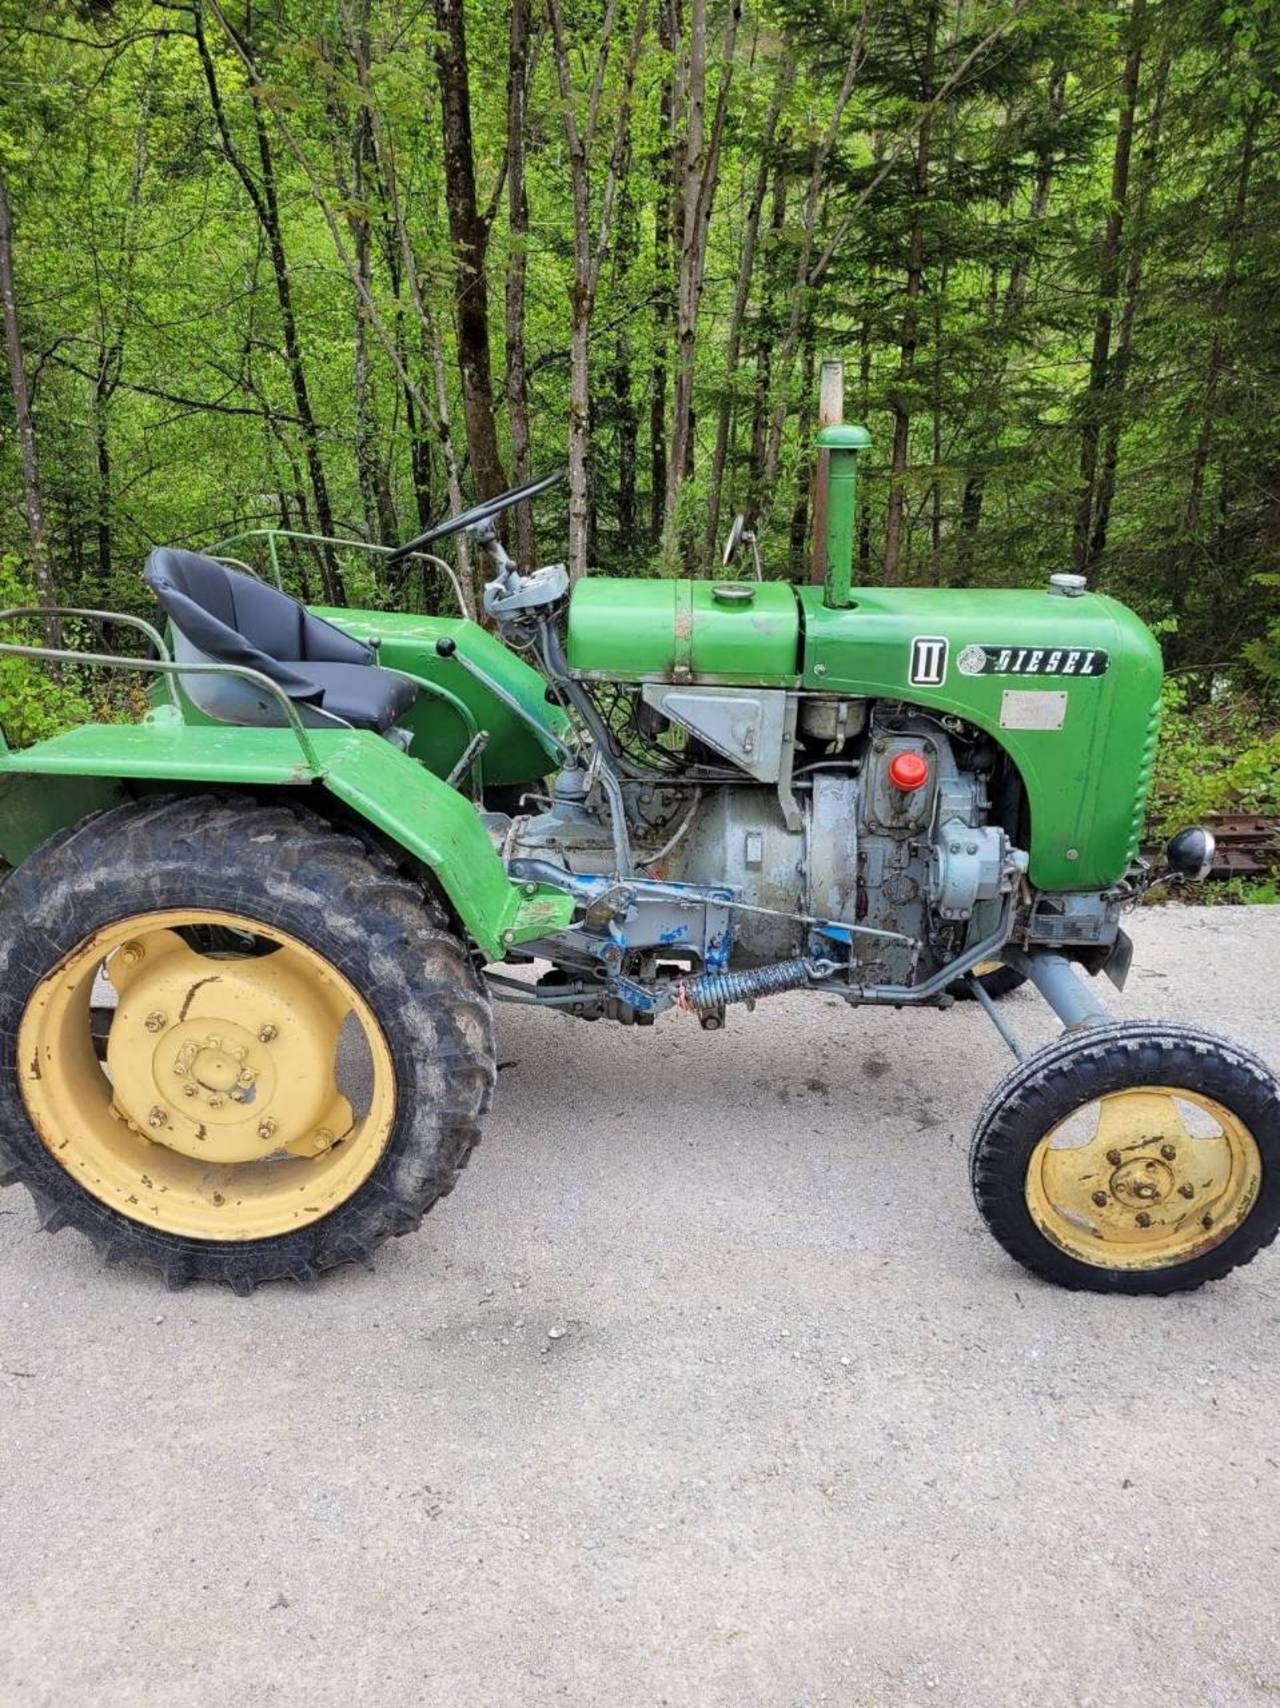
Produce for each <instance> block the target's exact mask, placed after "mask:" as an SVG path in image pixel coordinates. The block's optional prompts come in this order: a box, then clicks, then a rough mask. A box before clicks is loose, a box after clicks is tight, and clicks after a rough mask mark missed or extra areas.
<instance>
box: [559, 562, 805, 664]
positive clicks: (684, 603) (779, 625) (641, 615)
mask: <svg viewBox="0 0 1280 1708" xmlns="http://www.w3.org/2000/svg"><path fill="white" fill-rule="evenodd" d="M567 650H568V659H569V668H570V670H571V671H572V672H573V674H574V675H575V676H581V677H585V678H586V679H587V680H589V681H607V682H693V681H697V682H711V683H729V684H733V685H746V686H750V687H758V688H759V687H775V688H789V687H793V686H795V685H796V684H797V682H798V681H799V668H800V663H799V661H800V611H799V607H798V605H797V603H796V595H795V589H794V588H793V587H791V586H790V585H789V584H788V583H787V582H784V581H763V582H761V581H686V580H682V581H675V580H671V581H639V580H630V579H622V578H617V577H613V576H605V575H601V576H591V577H588V578H586V579H584V580H582V581H579V582H578V584H577V586H576V587H575V588H574V590H573V597H572V600H571V602H570V605H569V633H568V649H567Z"/></svg>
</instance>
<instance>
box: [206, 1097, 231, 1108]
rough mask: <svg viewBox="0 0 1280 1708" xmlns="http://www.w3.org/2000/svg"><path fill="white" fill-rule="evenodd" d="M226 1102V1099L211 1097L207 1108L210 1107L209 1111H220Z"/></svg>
mask: <svg viewBox="0 0 1280 1708" xmlns="http://www.w3.org/2000/svg"><path fill="white" fill-rule="evenodd" d="M226 1101H227V1100H226V1098H225V1097H211V1098H210V1099H209V1107H210V1109H221V1108H222V1105H223V1104H224V1103H225V1102H226Z"/></svg>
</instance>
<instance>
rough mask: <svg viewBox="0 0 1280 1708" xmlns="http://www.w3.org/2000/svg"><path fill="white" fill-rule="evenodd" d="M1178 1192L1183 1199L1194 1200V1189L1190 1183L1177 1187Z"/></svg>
mask: <svg viewBox="0 0 1280 1708" xmlns="http://www.w3.org/2000/svg"><path fill="white" fill-rule="evenodd" d="M1178 1191H1179V1192H1181V1194H1182V1196H1183V1197H1184V1198H1194V1197H1195V1195H1196V1189H1195V1187H1194V1186H1192V1185H1191V1183H1190V1181H1188V1182H1187V1184H1186V1185H1185V1186H1179V1188H1178Z"/></svg>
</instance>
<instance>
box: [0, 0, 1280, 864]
mask: <svg viewBox="0 0 1280 1708" xmlns="http://www.w3.org/2000/svg"><path fill="white" fill-rule="evenodd" d="M1277 11H1278V8H1277V6H1276V5H1275V3H1274V0H1122V3H1116V0H1000V3H991V0H509V3H506V4H501V5H499V4H494V3H492V0H267V3H265V4H251V5H247V4H246V3H245V0H154V3H148V4H143V3H141V0H137V3H135V0H119V3H116V4H111V3H107V0H98V3H95V0H81V3H80V4H74V5H71V4H63V3H57V0H45V3H44V4H40V3H36V4H31V3H24V0H0V99H2V100H3V109H2V113H0V297H3V306H4V321H5V326H4V330H5V340H6V355H7V369H6V372H7V377H8V379H9V381H10V384H9V386H8V387H7V388H6V389H5V392H4V396H3V399H2V400H0V499H2V503H0V566H2V567H0V599H2V600H3V602H4V603H13V602H16V601H18V600H25V599H28V598H35V597H39V598H41V599H42V600H44V601H46V602H47V601H56V602H60V603H64V604H72V603H74V604H83V605H91V606H110V607H112V608H116V609H126V610H130V609H131V610H145V609H146V607H147V603H148V601H147V599H146V598H145V596H144V590H143V588H142V586H141V582H140V578H139V571H140V568H141V565H142V562H143V559H144V558H145V556H146V553H147V552H148V551H149V549H150V548H151V547H152V546H153V545H154V544H156V543H170V544H183V545H190V546H208V545H210V544H212V543H214V542H217V541H222V540H226V539H227V538H228V537H229V536H235V535H241V534H243V533H245V532H246V531H247V530H254V529H261V528H266V527H272V526H276V527H283V528H288V529H294V530H301V531H303V532H310V533H318V534H322V535H335V534H336V535H342V536H349V537H356V538H361V539H365V540H369V541H375V542H382V543H393V542H396V541H398V540H401V539H403V538H405V537H406V536H407V535H410V534H412V533H415V532H418V531H419V530H421V529H423V528H425V527H426V526H428V525H429V524H430V523H431V522H432V521H434V520H436V519H438V518H440V517H441V516H442V515H444V514H445V513H447V512H448V511H450V510H454V509H457V508H459V507H460V506H461V505H462V504H464V503H466V502H471V501H473V500H475V499H476V498H480V497H485V496H489V495H491V494H492V493H494V492H497V491H499V490H501V489H502V488H504V487H506V486H509V485H512V484H514V483H515V482H517V481H520V480H523V479H526V478H528V477H529V475H530V474H538V473H543V472H546V471H548V470H551V469H554V468H557V467H561V466H565V467H567V468H568V471H569V479H568V481H567V483H566V484H565V485H564V486H563V487H561V488H558V489H555V490H553V491H552V492H551V493H549V494H548V495H546V496H545V497H544V498H543V499H541V500H540V501H539V502H538V503H537V505H536V506H534V507H532V508H530V507H523V508H522V509H521V510H520V511H519V512H518V513H517V514H516V516H515V517H514V518H513V520H512V524H511V533H512V542H511V543H512V546H513V548H518V553H519V556H520V557H521V559H522V561H524V562H526V563H532V562H534V561H535V560H537V561H551V560H556V559H562V558H563V559H566V560H567V561H568V562H569V564H570V567H571V569H572V570H573V572H574V573H575V574H580V573H584V572H587V571H588V570H592V571H600V572H608V573H610V574H644V573H649V574H652V573H667V574H681V573H691V572H692V573H710V572H711V568H710V566H711V565H712V564H713V563H715V562H716V561H718V558H717V548H718V542H719V541H720V540H721V539H722V538H723V535H724V533H725V530H726V528H727V526H728V523H729V521H730V519H731V518H732V517H733V515H734V514H735V513H736V512H737V511H743V512H745V513H746V516H747V519H748V522H749V524H750V526H752V527H753V528H754V529H755V530H756V531H757V533H758V535H759V538H760V542H761V551H762V555H763V559H764V565H765V574H766V575H767V576H770V577H792V578H799V577H804V576H805V575H807V573H808V568H809V555H810V546H809V532H810V526H811V521H812V501H813V452H812V441H813V436H814V431H815V427H816V421H817V407H818V378H817V375H818V370H819V366H820V364H821V362H822V361H823V360H824V359H826V358H839V359H841V360H843V362H844V365H845V413H846V416H847V417H848V418H850V419H853V420H858V421H861V422H863V423H865V424H866V425H867V427H868V428H869V429H870V431H871V434H872V438H873V448H872V450H871V451H870V453H869V454H868V456H867V458H866V459H865V462H866V467H865V471H864V472H865V479H864V483H863V500H864V501H863V505H862V509H861V517H860V525H859V531H858V545H857V550H858V560H859V561H858V563H857V565H856V566H855V568H856V574H857V576H858V578H859V579H861V580H864V581H868V582H906V583H919V584H929V583H942V584H946V585H952V586H974V587H984V586H1016V585H1027V584H1030V585H1036V584H1040V583H1043V582H1044V581H1045V580H1046V578H1047V577H1048V575H1049V574H1051V573H1052V572H1054V571H1056V570H1062V569H1076V570H1079V571H1082V572H1083V573H1085V574H1087V575H1088V577H1089V580H1090V584H1091V585H1092V586H1094V587H1097V588H1101V589H1103V590H1105V591H1107V592H1109V593H1112V594H1115V595H1116V596H1117V597H1119V598H1121V599H1124V600H1126V601H1127V602H1129V603H1131V604H1132V605H1133V606H1135V607H1136V609H1137V610H1138V611H1139V612H1141V614H1142V615H1143V616H1144V617H1145V618H1146V619H1147V621H1148V622H1150V623H1151V624H1152V625H1153V626H1154V627H1155V629H1156V631H1157V633H1158V634H1159V635H1160V637H1161V640H1162V644H1163V646H1164V649H1165V654H1166V661H1167V664H1168V667H1169V669H1170V672H1171V675H1170V686H1169V689H1168V693H1167V706H1166V734H1165V740H1164V745H1163V750H1162V758H1161V763H1160V771H1159V791H1158V794H1157V798H1156V804H1155V818H1156V820H1157V823H1159V822H1160V821H1169V822H1172V821H1173V820H1174V819H1177V818H1179V817H1185V816H1197V815H1198V814H1199V813H1201V812H1204V811H1209V810H1215V809H1216V810H1221V809H1223V808H1233V807H1237V806H1242V807H1244V808H1247V809H1249V810H1258V811H1263V812H1271V813H1276V812H1280V734H1277V723H1278V722H1280V312H1278V310H1280V155H1278V146H1280V31H1278V29H1277V24H1278V22H1280V19H1278V17H1277ZM260 548H261V543H260V541H259V542H254V541H249V542H247V543H244V544H242V545H241V546H239V547H237V548H235V549H236V550H237V551H238V552H239V554H240V555H243V556H249V555H252V554H254V553H255V552H258V551H260ZM370 563H371V560H370V559H369V558H368V557H367V556H366V555H364V554H356V553H342V552H334V551H329V550H326V549H324V548H322V547H316V548H297V549H295V550H294V551H293V552H292V553H291V555H290V556H289V557H288V560H287V567H288V572H289V575H290V578H291V580H292V582H293V584H294V585H295V587H296V588H297V590H298V591H300V592H301V593H303V594H304V595H305V596H308V597H313V598H317V599H325V600H330V601H337V602H342V601H344V600H346V601H351V602H357V601H361V600H363V601H369V602H374V603H384V604H388V605H393V606H394V605H403V604H409V605H413V604H415V603H420V602H421V601H422V600H423V599H424V597H425V599H426V601H427V603H428V604H429V605H430V606H432V607H433V608H434V607H437V606H438V607H439V608H441V609H452V608H454V595H453V593H452V592H451V591H450V588H449V585H448V583H447V582H446V581H444V580H441V581H440V582H439V583H435V582H433V581H430V580H428V582H427V584H426V586H425V587H424V586H423V585H422V584H421V582H420V581H419V580H418V579H417V577H416V576H415V577H414V578H412V579H405V578H400V577H395V576H387V575H385V574H383V575H378V574H376V573H375V572H374V571H373V570H372V569H371V567H370ZM459 568H460V570H461V572H462V582H463V588H464V596H465V597H466V598H467V599H468V600H470V599H471V598H472V597H473V596H474V587H475V585H476V582H475V579H474V578H475V575H476V573H477V566H474V565H468V564H467V562H466V561H465V559H464V560H463V561H462V562H461V563H460V564H459ZM96 693H97V691H96V690H95V689H94V688H93V687H91V686H90V685H89V684H87V683H81V682H79V680H78V679H72V680H70V681H69V680H67V679H64V680H63V682H62V683H61V684H58V685H53V686H50V684H49V683H48V682H47V680H46V679H45V678H44V677H43V676H42V675H40V674H39V673H38V671H37V670H35V669H33V668H32V667H31V666H28V665H26V664H23V663H19V662H16V661H13V660H7V661H5V662H4V663H3V665H0V716H3V719H4V723H5V727H6V729H7V730H8V731H9V734H10V738H11V739H22V738H23V737H24V736H30V735H33V734H39V733H42V732H43V731H45V730H46V729H48V728H49V727H52V726H53V725H54V724H55V723H57V722H59V721H61V720H63V719H65V718H67V717H70V716H78V715H83V712H84V710H85V708H86V698H87V699H88V700H93V701H94V703H95V706H96V708H97V709H98V710H101V701H100V699H96V698H95V696H96ZM1255 893H1266V894H1268V895H1272V896H1273V895H1274V886H1271V888H1270V889H1265V888H1264V890H1263V891H1262V892H1258V891H1257V887H1256V886H1255Z"/></svg>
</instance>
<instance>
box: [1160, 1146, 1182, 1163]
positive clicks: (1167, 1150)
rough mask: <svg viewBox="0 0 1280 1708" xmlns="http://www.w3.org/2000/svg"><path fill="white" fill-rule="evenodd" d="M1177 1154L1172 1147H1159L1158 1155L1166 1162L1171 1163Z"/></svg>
mask: <svg viewBox="0 0 1280 1708" xmlns="http://www.w3.org/2000/svg"><path fill="white" fill-rule="evenodd" d="M1177 1154H1178V1153H1177V1151H1176V1150H1175V1149H1174V1147H1173V1146H1172V1145H1161V1146H1160V1155H1161V1156H1162V1157H1163V1158H1164V1160H1165V1161H1166V1162H1172V1161H1173V1159H1174V1157H1175V1156H1177Z"/></svg>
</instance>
